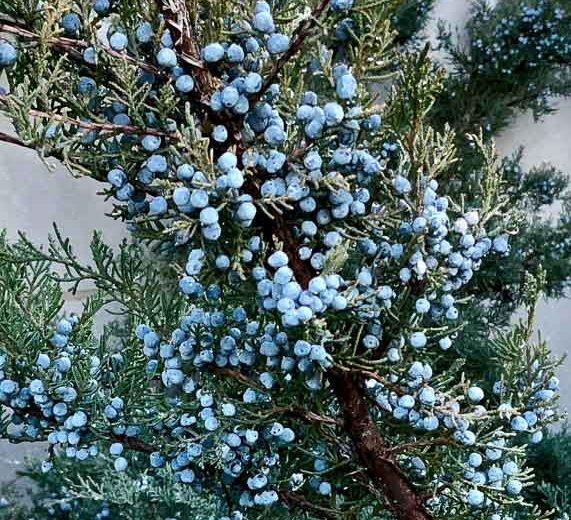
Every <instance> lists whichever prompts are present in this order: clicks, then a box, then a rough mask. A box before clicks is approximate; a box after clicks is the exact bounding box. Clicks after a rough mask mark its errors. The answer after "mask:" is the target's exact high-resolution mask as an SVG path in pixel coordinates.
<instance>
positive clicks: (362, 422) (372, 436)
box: [328, 370, 432, 520]
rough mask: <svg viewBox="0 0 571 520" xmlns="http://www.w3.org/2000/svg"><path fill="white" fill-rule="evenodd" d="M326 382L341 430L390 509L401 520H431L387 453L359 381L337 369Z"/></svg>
mask: <svg viewBox="0 0 571 520" xmlns="http://www.w3.org/2000/svg"><path fill="white" fill-rule="evenodd" d="M328 379H329V382H330V384H331V387H332V388H333V391H334V392H335V395H336V396H337V400H338V401H339V404H340V406H341V409H342V412H343V416H344V421H345V426H344V427H345V430H346V432H347V434H348V435H349V437H350V438H351V440H352V442H353V446H354V449H355V452H356V454H357V456H358V457H359V459H360V462H361V464H363V466H364V467H365V468H366V469H367V473H368V475H369V478H370V479H371V481H372V482H373V483H374V484H375V485H377V486H378V487H379V488H380V489H381V490H382V492H383V495H384V496H385V497H386V499H387V501H388V503H389V506H390V508H391V509H392V510H393V512H394V513H395V514H396V516H397V517H398V518H399V519H402V520H431V519H432V517H431V515H430V514H429V512H428V511H427V510H426V508H425V507H424V504H423V501H422V499H421V498H420V496H419V495H418V493H417V491H416V490H415V488H414V487H413V486H412V484H411V483H410V482H409V480H408V478H407V476H406V475H405V474H404V473H403V472H402V471H401V469H400V468H399V467H398V465H397V464H396V462H395V461H394V460H393V459H392V458H391V456H390V455H389V453H388V450H387V446H386V443H385V441H384V439H383V437H382V436H381V433H380V432H379V429H378V428H377V426H376V424H375V423H374V421H373V419H372V417H371V414H370V413H369V408H368V405H367V398H366V396H365V393H364V387H363V382H362V380H360V379H358V378H357V377H356V376H354V375H353V374H351V373H346V372H341V371H338V370H333V371H331V372H329V373H328Z"/></svg>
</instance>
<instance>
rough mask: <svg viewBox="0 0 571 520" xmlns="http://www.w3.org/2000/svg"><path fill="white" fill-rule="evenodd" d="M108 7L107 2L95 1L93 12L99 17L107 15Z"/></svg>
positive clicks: (105, 0) (102, 0) (107, 0)
mask: <svg viewBox="0 0 571 520" xmlns="http://www.w3.org/2000/svg"><path fill="white" fill-rule="evenodd" d="M109 7H110V3H109V0H95V2H93V10H94V11H95V12H96V13H97V14H99V15H102V14H105V13H107V11H109Z"/></svg>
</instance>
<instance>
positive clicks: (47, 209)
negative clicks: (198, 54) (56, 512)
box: [0, 0, 571, 481]
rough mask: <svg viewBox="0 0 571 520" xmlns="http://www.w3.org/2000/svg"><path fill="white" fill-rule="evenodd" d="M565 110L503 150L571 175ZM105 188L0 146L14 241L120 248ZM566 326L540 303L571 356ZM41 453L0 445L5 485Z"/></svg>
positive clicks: (2, 217) (461, 2)
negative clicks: (98, 242)
mask: <svg viewBox="0 0 571 520" xmlns="http://www.w3.org/2000/svg"><path fill="white" fill-rule="evenodd" d="M468 7H469V1H467V0H440V1H438V2H437V5H436V8H435V11H434V16H433V21H432V23H431V24H430V26H429V28H428V30H427V36H428V37H429V38H430V39H434V33H435V27H436V19H444V20H446V21H448V22H449V23H451V24H452V25H454V26H458V27H462V26H463V24H464V21H465V20H466V17H467V15H468ZM558 107H559V110H558V112H557V113H556V114H555V115H551V116H549V117H548V118H546V119H545V120H543V121H540V122H534V121H533V119H532V117H531V115H530V114H520V115H519V116H518V117H517V118H516V120H515V121H514V122H513V124H512V125H511V126H510V128H509V129H508V130H506V131H505V132H504V133H503V134H502V135H501V136H499V138H498V140H497V144H498V149H499V151H500V152H501V153H504V154H509V153H510V152H511V151H512V150H514V149H515V148H516V147H517V146H519V145H520V144H522V145H524V146H525V148H526V155H525V159H524V163H525V165H526V166H531V165H533V164H538V163H541V162H543V161H550V162H551V163H553V164H555V165H556V166H558V167H559V168H561V169H563V170H565V171H568V172H571V147H570V146H569V143H570V138H569V136H570V135H571V100H569V99H568V100H562V101H560V102H559V103H558ZM8 130H9V125H8V124H7V122H6V121H2V120H0V131H8ZM98 189H99V187H98V184H97V183H96V182H94V181H92V180H90V179H88V178H81V179H74V178H72V177H71V176H70V175H69V174H68V173H67V172H65V171H63V169H62V168H57V169H56V170H55V171H53V172H49V171H48V170H47V169H46V167H45V165H44V164H43V163H42V162H41V161H40V160H39V158H38V157H37V156H36V155H35V153H34V152H32V151H28V150H23V149H21V148H18V147H15V146H13V145H8V144H4V143H0V229H2V228H6V229H7V230H8V232H9V235H10V236H16V232H17V231H18V230H20V231H24V232H26V233H27V234H28V235H29V236H30V237H31V238H32V239H33V240H34V241H36V242H40V243H42V242H45V240H46V237H47V235H48V234H49V233H50V231H51V226H52V223H53V222H57V223H58V225H59V226H60V228H61V230H62V231H63V233H64V234H65V235H66V236H69V237H70V239H71V241H72V243H73V244H75V246H76V248H77V252H78V253H79V254H80V256H81V257H82V258H84V259H88V258H89V240H90V237H91V235H92V232H93V230H102V231H103V233H104V237H105V239H106V241H107V242H108V243H110V244H114V245H116V244H118V243H119V242H120V240H121V239H122V237H124V236H125V230H124V227H123V224H121V223H120V222H115V221H113V220H112V219H110V218H108V217H106V216H105V213H106V212H108V211H109V210H110V207H111V206H110V204H108V203H105V202H104V201H103V199H102V198H101V197H99V196H98V195H97V191H98ZM554 211H556V208H555V209H554ZM68 305H70V306H73V307H74V308H75V307H80V302H78V301H74V300H73V299H72V300H71V301H69V303H68ZM566 320H571V300H569V299H568V300H559V301H545V302H542V303H541V306H540V312H539V319H538V325H537V326H538V328H539V329H541V331H542V333H543V335H544V336H545V337H547V339H549V341H550V342H551V346H552V348H553V350H554V352H556V353H559V354H565V353H566V352H568V351H569V346H570V342H571V328H570V327H569V323H568V322H567V323H565V322H566ZM570 366H571V365H570V364H569V363H568V364H566V366H565V367H564V368H563V370H562V372H561V380H562V395H563V396H564V397H563V401H564V404H565V406H566V407H567V408H569V407H570V405H571V369H570ZM40 450H41V448H39V447H37V446H36V447H31V446H29V445H18V446H14V445H10V444H7V443H5V442H2V441H0V481H6V480H9V479H11V478H13V476H14V472H15V471H16V470H17V469H18V468H19V467H21V464H22V461H23V458H24V456H25V455H26V454H30V453H39V451H40Z"/></svg>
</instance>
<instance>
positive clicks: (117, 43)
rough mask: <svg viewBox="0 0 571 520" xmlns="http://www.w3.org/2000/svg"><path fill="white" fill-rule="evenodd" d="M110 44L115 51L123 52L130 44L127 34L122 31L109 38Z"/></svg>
mask: <svg viewBox="0 0 571 520" xmlns="http://www.w3.org/2000/svg"><path fill="white" fill-rule="evenodd" d="M109 45H110V46H111V48H112V49H113V50H115V51H118V52H121V51H124V50H125V49H126V48H127V45H129V40H128V39H127V35H126V34H124V33H122V32H119V31H117V32H115V33H113V34H112V35H111V37H110V38H109Z"/></svg>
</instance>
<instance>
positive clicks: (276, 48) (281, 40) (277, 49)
mask: <svg viewBox="0 0 571 520" xmlns="http://www.w3.org/2000/svg"><path fill="white" fill-rule="evenodd" d="M266 45H267V48H268V51H269V53H270V54H283V53H284V52H285V51H287V50H288V49H289V45H290V38H289V36H287V35H285V34H281V33H274V34H272V35H271V36H270V37H269V38H268V41H267V43H266Z"/></svg>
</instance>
